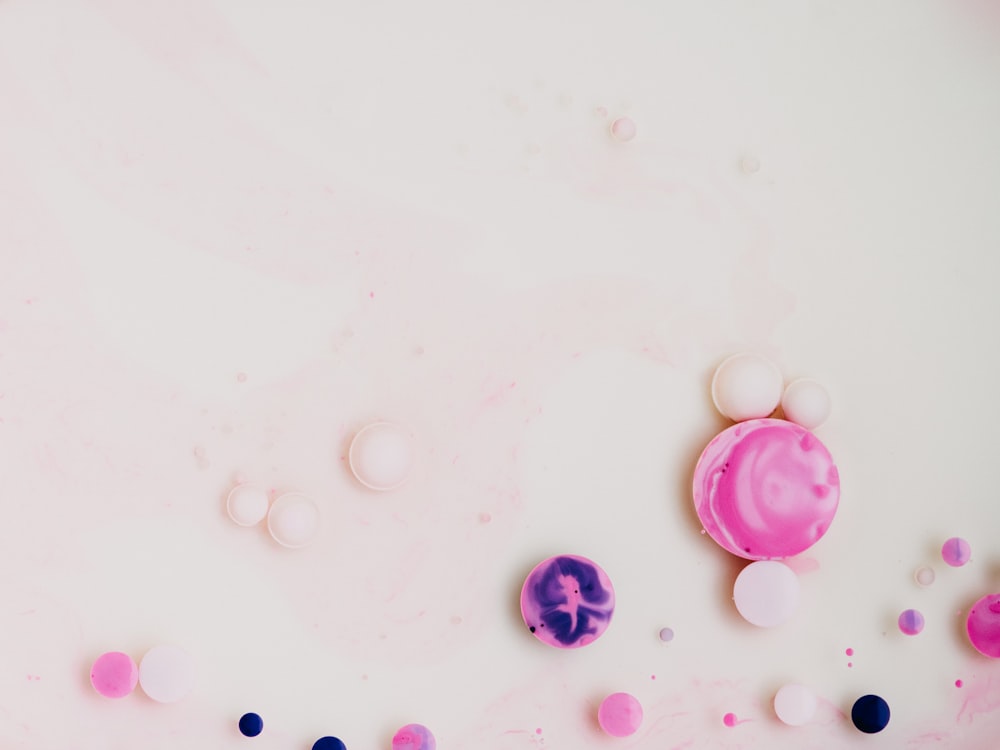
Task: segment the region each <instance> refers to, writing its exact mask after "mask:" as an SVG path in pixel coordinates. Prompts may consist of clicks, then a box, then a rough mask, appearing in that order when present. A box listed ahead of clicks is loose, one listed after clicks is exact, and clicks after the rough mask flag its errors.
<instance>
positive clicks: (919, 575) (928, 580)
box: [913, 567, 935, 586]
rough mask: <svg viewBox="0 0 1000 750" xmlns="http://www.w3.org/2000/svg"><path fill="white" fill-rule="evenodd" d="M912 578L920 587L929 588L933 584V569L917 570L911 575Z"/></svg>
mask: <svg viewBox="0 0 1000 750" xmlns="http://www.w3.org/2000/svg"><path fill="white" fill-rule="evenodd" d="M913 578H914V579H915V580H916V582H917V583H919V584H920V585H921V586H930V585H931V584H932V583H934V578H935V574H934V569H933V568H928V567H923V568H917V571H916V572H915V573H914V574H913Z"/></svg>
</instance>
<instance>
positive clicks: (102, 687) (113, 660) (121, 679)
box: [90, 651, 139, 698]
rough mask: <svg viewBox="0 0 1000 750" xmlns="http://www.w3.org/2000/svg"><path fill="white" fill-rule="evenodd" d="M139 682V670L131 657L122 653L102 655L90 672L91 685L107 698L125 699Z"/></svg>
mask: <svg viewBox="0 0 1000 750" xmlns="http://www.w3.org/2000/svg"><path fill="white" fill-rule="evenodd" d="M138 682H139V668H138V667H137V666H136V664H135V661H134V660H133V659H132V657H131V656H129V655H128V654H123V653H122V652H121V651H109V652H107V653H106V654H101V655H100V656H98V657H97V660H96V661H95V662H94V666H93V667H92V668H91V670H90V684H91V685H93V686H94V690H96V691H97V692H98V693H100V694H101V695H103V696H104V697H105V698H124V697H125V696H126V695H128V694H129V693H131V692H132V691H133V690H135V686H136V684H138Z"/></svg>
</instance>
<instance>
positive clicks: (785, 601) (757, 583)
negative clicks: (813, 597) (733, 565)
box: [733, 560, 799, 628]
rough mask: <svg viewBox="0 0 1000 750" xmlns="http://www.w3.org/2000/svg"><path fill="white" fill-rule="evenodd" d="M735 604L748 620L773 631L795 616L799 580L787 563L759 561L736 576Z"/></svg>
mask: <svg viewBox="0 0 1000 750" xmlns="http://www.w3.org/2000/svg"><path fill="white" fill-rule="evenodd" d="M733 601H734V602H735V603H736V609H737V610H739V613H740V615H742V616H743V619H744V620H746V621H747V622H749V623H751V624H753V625H757V626H758V627H761V628H773V627H775V626H776V625H781V624H782V623H784V622H787V621H788V620H789V618H791V616H792V615H794V614H795V610H796V608H797V607H798V603H799V579H798V578H797V577H796V575H795V573H794V572H793V571H792V569H791V568H789V567H788V566H787V565H785V564H784V563H781V562H778V561H777V560H758V561H757V562H753V563H750V564H749V565H747V566H746V567H745V568H743V570H741V571H740V574H739V575H738V576H736V583H735V585H734V586H733Z"/></svg>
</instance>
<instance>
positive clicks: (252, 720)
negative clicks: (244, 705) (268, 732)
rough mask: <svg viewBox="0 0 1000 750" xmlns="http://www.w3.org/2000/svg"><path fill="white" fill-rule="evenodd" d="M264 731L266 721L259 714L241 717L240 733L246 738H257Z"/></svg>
mask: <svg viewBox="0 0 1000 750" xmlns="http://www.w3.org/2000/svg"><path fill="white" fill-rule="evenodd" d="M262 731H264V720H263V719H262V718H260V716H259V715H258V714H243V715H242V716H241V717H240V732H242V733H243V736H244V737H256V736H257V735H258V734H260V733H261V732H262Z"/></svg>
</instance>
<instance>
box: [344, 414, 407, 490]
mask: <svg viewBox="0 0 1000 750" xmlns="http://www.w3.org/2000/svg"><path fill="white" fill-rule="evenodd" d="M348 461H349V463H350V465H351V471H352V472H353V473H354V476H355V477H357V479H358V481H359V482H361V484H363V485H364V486H365V487H368V488H369V489H373V490H381V491H386V490H393V489H396V488H397V487H399V486H400V485H402V484H403V483H404V482H405V481H406V479H407V477H409V475H410V471H411V470H412V468H413V437H412V436H411V435H410V433H409V432H408V431H407V430H406V429H405V428H404V427H402V426H400V425H398V424H393V423H392V422H376V423H374V424H370V425H368V426H367V427H365V428H364V429H362V430H361V431H360V432H359V433H358V434H357V435H355V436H354V440H352V441H351V449H350V451H349V453H348Z"/></svg>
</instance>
